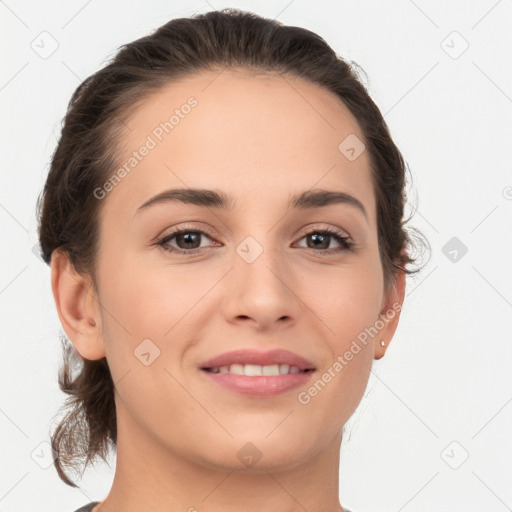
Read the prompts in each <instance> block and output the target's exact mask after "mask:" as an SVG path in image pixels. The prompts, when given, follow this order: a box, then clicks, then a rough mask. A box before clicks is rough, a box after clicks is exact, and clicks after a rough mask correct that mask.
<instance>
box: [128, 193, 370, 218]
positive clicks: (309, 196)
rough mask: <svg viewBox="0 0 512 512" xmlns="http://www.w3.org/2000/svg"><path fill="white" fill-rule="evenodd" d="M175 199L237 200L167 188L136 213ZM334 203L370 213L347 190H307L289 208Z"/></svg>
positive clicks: (214, 203)
mask: <svg viewBox="0 0 512 512" xmlns="http://www.w3.org/2000/svg"><path fill="white" fill-rule="evenodd" d="M174 201H180V202H182V203H186V204H193V205H196V206H203V207H205V208H221V209H226V210H233V209H234V208H235V207H236V201H235V200H234V198H232V197H230V196H228V195H227V194H225V193H224V192H222V191H219V190H208V189H199V188H176V189H170V190H165V191H164V192H161V193H160V194H157V195H156V196H153V197H151V198H150V199H148V200H147V201H146V202H145V203H143V204H142V205H141V206H139V208H138V209H137V212H136V214H137V213H139V212H140V211H142V210H145V209H146V208H148V207H150V206H152V205H155V204H161V203H167V202H174ZM333 204H346V205H349V206H353V207H355V208H357V209H358V210H360V211H361V212H362V213H363V215H364V216H365V218H366V219H367V220H368V214H367V212H366V210H365V207H364V206H363V204H362V203H361V201H359V199H357V198H355V197H354V196H352V195H350V194H347V193H346V192H338V191H334V190H322V189H316V190H307V191H305V192H302V193H300V194H295V195H290V196H289V199H288V208H289V209H300V210H307V209H310V208H322V207H324V206H330V205H333Z"/></svg>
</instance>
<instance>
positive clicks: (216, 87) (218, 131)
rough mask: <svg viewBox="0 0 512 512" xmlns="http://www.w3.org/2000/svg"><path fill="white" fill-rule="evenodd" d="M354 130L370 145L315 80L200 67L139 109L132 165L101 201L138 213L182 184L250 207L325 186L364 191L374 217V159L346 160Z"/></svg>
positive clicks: (129, 136) (133, 121)
mask: <svg viewBox="0 0 512 512" xmlns="http://www.w3.org/2000/svg"><path fill="white" fill-rule="evenodd" d="M347 137H349V139H348V140H353V139H351V138H350V137H352V138H353V137H356V138H357V139H354V140H359V141H361V142H364V136H363V134H362V131H361V129H360V127H359V124H358V123H357V120H356V119H355V117H354V116H353V115H352V113H351V112H350V110H349V109H348V108H347V107H346V105H345V104H344V103H343V102H342V101H341V100H340V99H339V98H337V97H336V96H335V95H334V94H333V93H332V92H330V91H329V90H327V89H325V88H323V87H321V86H319V85H317V84H314V83H311V82H308V81H305V80H303V79H299V78H296V77H291V76H289V75H282V76H281V75H278V74H255V73H251V72H248V71H245V70H219V71H216V72H214V71H211V72H202V73H198V74H195V75H191V76H188V77H186V78H182V79H180V80H178V81H176V82H173V83H169V84H168V85H166V86H165V87H163V88H161V89H159V90H158V91H157V92H154V93H152V94H150V95H148V96H146V97H145V98H143V99H142V100H141V101H139V102H138V103H137V104H136V105H134V106H133V107H132V111H131V112H129V115H128V117H127V118H126V124H125V129H124V133H123V136H122V138H121V141H120V148H121V151H120V153H121V155H122V157H121V159H120V161H119V162H118V164H119V168H121V167H122V166H123V167H124V168H125V170H126V172H125V173H123V178H122V179H121V180H120V182H119V183H118V184H116V186H115V187H113V190H112V191H110V192H109V194H108V201H107V205H103V206H104V208H105V209H106V210H108V209H110V208H115V210H116V211H117V212H118V213H119V212H120V211H123V212H124V213H126V214H127V215H130V211H133V213H134V211H135V210H136V208H137V207H138V206H140V204H142V203H143V202H144V201H145V200H146V199H147V198H148V197H149V196H151V195H154V194H157V193H159V192H162V191H163V190H165V189H167V188H176V187H184V188H188V187H190V188H209V189H223V190H225V191H226V192H228V193H229V195H232V196H236V197H240V198H241V199H242V200H243V202H244V203H245V204H249V203H250V202H251V201H254V202H257V201H258V197H257V195H258V194H260V195H261V194H262V192H264V193H265V199H267V200H268V201H270V200H271V199H272V198H275V200H276V204H277V202H278V201H279V200H280V198H281V199H282V200H287V199H288V196H289V193H290V192H291V193H294V192H302V191H303V190H309V189H312V188H315V187H318V188H324V189H325V188H327V189H329V188H331V189H334V190H342V191H345V192H348V193H352V194H354V195H356V196H358V197H359V199H360V200H361V201H362V202H364V203H365V204H366V205H367V209H368V210H369V213H370V214H371V215H370V216H373V213H372V210H373V187H372V184H371V176H370V164H369V157H368V155H367V152H366V151H363V152H362V153H361V155H360V156H359V157H358V158H357V159H355V160H350V159H348V158H347V156H346V154H344V153H343V151H342V150H340V144H342V148H343V141H345V140H347ZM144 148H146V149H144ZM356 149H357V148H356ZM142 153H144V154H143V155H142ZM115 172H116V169H114V170H113V173H115ZM260 199H261V198H260ZM133 213H132V214H131V215H130V217H131V216H132V215H133Z"/></svg>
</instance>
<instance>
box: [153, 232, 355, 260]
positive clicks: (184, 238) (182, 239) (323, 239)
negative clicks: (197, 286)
mask: <svg viewBox="0 0 512 512" xmlns="http://www.w3.org/2000/svg"><path fill="white" fill-rule="evenodd" d="M204 237H206V238H208V239H210V240H213V239H212V237H211V236H210V235H209V234H208V233H206V232H204V231H201V230H200V229H193V228H187V227H184V228H181V229H177V230H175V231H172V232H171V233H168V234H166V235H165V236H163V237H162V238H160V239H159V240H158V241H157V245H159V246H160V247H161V248H162V249H163V250H165V251H167V252H171V253H175V254H196V253H198V252H201V251H202V249H204V248H205V247H208V246H204V245H201V239H202V238H204ZM303 239H308V242H307V247H306V248H307V249H312V250H314V251H315V252H317V253H318V254H321V255H323V256H329V255H332V254H333V253H339V252H342V251H352V250H353V246H354V242H353V241H352V240H351V239H350V237H348V236H346V233H345V232H343V231H342V230H340V229H336V228H324V229H316V230H313V231H309V232H307V233H305V234H304V235H303V236H302V238H301V239H300V240H303ZM333 240H334V241H336V242H337V243H338V244H339V247H337V248H329V246H330V245H331V242H332V241H333ZM171 242H173V243H171ZM215 243H216V244H217V242H215ZM174 244H176V245H174ZM300 247H304V246H300Z"/></svg>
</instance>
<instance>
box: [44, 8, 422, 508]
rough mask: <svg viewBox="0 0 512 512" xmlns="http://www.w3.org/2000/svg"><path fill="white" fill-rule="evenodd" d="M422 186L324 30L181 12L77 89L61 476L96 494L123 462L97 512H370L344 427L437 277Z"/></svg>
mask: <svg viewBox="0 0 512 512" xmlns="http://www.w3.org/2000/svg"><path fill="white" fill-rule="evenodd" d="M404 187H405V164H404V161H403V158H402V156H401V154H400V152H399V150H398V149H397V147H396V146H395V144H394V142H393V141H392V139H391V136H390V134H389V131H388V128H387V126H386V124H385V122H384V120H383V118H382V115H381V113H380V112H379V110H378V108H377V106H376V105H375V103H374V102H373V101H372V99H371V98H370V96H369V95H368V93H367V92H366V90H365V88H364V86H363V85H362V84H361V82H360V81H359V80H358V78H357V76H356V75H355V73H354V71H353V69H352V68H351V67H350V66H349V65H348V64H347V63H346V62H345V61H344V60H343V59H341V58H340V57H338V56H337V55H336V54H335V53H334V51H333V50H332V49H331V48H330V47H329V46H328V45H327V44H326V43H325V41H324V40H323V39H321V38H320V37H319V36H318V35H316V34H314V33H312V32H310V31H308V30H305V29H302V28H298V27H287V26H283V25H282V24H280V23H278V22H276V21H271V20H268V19H264V18H261V17H259V16H256V15H254V14H251V13H247V12H241V11H237V10H233V9H226V10H224V11H213V12H209V13H207V14H202V15H197V16H195V17H193V18H188V19H174V20H172V21H170V22H169V23H167V24H166V25H164V26H162V27H160V28H159V29H158V30H157V31H156V32H154V33H153V34H151V35H149V36H147V37H143V38H141V39H139V40H137V41H134V42H132V43H130V44H127V45H125V46H124V47H122V48H121V50H120V51H119V53H118V54H117V55H116V57H115V58H114V59H113V61H112V62H111V63H109V64H108V65H107V66H106V67H104V68H103V69H101V70H100V71H98V72H97V73H95V74H94V75H92V76H91V77H89V78H88V79H86V80H85V81H84V82H83V83H82V84H81V85H80V87H78V89H77V90H76V91H75V93H74V95H73V97H72V99H71V102H70V105H69V108H68V112H67V114H66V118H65V122H64V125H63V129H62V135H61V138H60V141H59V143H58V146H57V148H56V151H55V153H54V155H53V158H52V163H51V169H50V173H49V176H48V179H47V183H46V186H45V189H44V192H43V195H42V197H41V198H40V204H39V208H40V227H39V236H40V243H41V248H42V252H43V255H44V258H45V261H46V262H47V263H48V264H49V265H51V275H52V290H53V294H54V298H55V303H56V307H57V311H58V314H59V318H60V321H61V323H62V326H63V329H64V330H65V332H66V334H67V337H68V338H69V340H70V341H71V342H72V344H73V347H74V348H71V347H70V346H67V347H66V351H65V356H66V360H65V367H64V371H63V373H62V375H61V377H60V386H61V389H62V390H63V391H64V392H66V393H68V394H69V395H70V399H69V402H68V403H67V405H68V408H69V411H68V414H67V416H66V417H65V418H64V419H63V421H62V422H61V423H60V424H59V425H58V427H57V428H56V430H55V431H54V432H53V433H52V446H53V448H54V450H55V453H56V454H57V458H56V459H55V467H56V469H57V471H58V473H59V476H60V477H61V478H62V480H63V481H64V482H66V483H67V484H69V485H71V486H75V487H76V484H74V483H73V482H72V480H71V479H70V477H69V475H68V474H67V470H69V469H75V468H77V467H79V465H80V462H82V461H84V462H85V465H87V464H89V463H90V462H92V461H93V460H94V459H95V458H96V457H97V456H99V457H102V458H105V457H106V455H107V454H108V450H109V448H114V449H115V450H116V454H117V459H116V472H115V476H114V482H113V485H112V489H111V491H110V493H109V494H108V496H107V497H106V498H105V499H104V500H103V501H102V502H101V503H100V502H98V501H94V502H92V503H89V504H88V505H86V506H85V507H83V508H81V509H80V511H81V512H83V511H91V510H92V511H94V512H97V511H101V512H114V511H119V510H122V511H123V512H131V511H140V510H151V511H153V512H159V511H164V510H165V511H168V510H189V511H194V510H200V511H220V510H222V511H228V510H235V509H236V510H244V511H246V512H247V511H249V512H250V511H256V510H257V511H260V510H274V511H291V510H311V511H312V510H315V511H326V512H327V511H329V512H331V511H335V510H336V511H343V510H347V508H342V506H341V504H340V501H339V492H338V491H339V487H338V485H339V484H338V478H339V462H340V461H339V453H340V444H341V440H342V429H343V425H344V424H345V423H346V422H347V420H348V419H349V418H350V416H351V415H352V413H353V412H354V410H355V409H356V407H357V405H358V403H359V402H360V400H361V397H362V395H363V392H364V390H365V387H366V384H367V382H368V378H369V373H370V370H371V366H372V361H373V360H374V359H380V358H381V357H383V356H384V354H385V352H386V350H387V348H388V346H389V343H390V341H391V339H392V337H393V334H394V332H395V329H396V327H397V324H398V319H399V314H400V309H401V306H402V302H403V298H404V290H405V276H406V274H408V273H412V272H413V271H414V270H412V269H411V268H409V265H410V264H411V263H413V261H414V260H413V259H412V258H411V257H410V256H409V254H408V248H407V246H408V244H409V243H410V240H409V237H408V234H407V232H406V230H405V227H404V224H405V222H404V219H403V211H404V203H405V200H406V197H405V193H404ZM75 351H76V352H75ZM77 354H78V355H79V357H78V358H77ZM74 361H75V362H76V363H77V365H74ZM75 366H76V368H75ZM72 370H77V372H76V373H75V372H73V371H72Z"/></svg>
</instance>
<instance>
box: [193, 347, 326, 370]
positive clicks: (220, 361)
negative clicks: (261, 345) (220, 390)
mask: <svg viewBox="0 0 512 512" xmlns="http://www.w3.org/2000/svg"><path fill="white" fill-rule="evenodd" d="M232 364H258V365H261V366H266V365H270V364H289V365H290V366H296V367H297V368H298V369H299V370H302V371H304V370H315V369H316V368H315V367H314V365H313V363H312V362H311V361H308V360H307V359H305V358H304V357H302V356H299V355H298V354H294V353H293V352H290V351H288V350H282V349H275V350H269V351H267V352H261V351H257V350H250V349H241V350H233V351H231V352H225V353H224V354H220V355H219V356H216V357H214V358H212V359H209V360H208V361H206V362H204V363H202V364H201V365H200V368H201V369H205V368H219V367H221V366H230V365H232Z"/></svg>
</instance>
